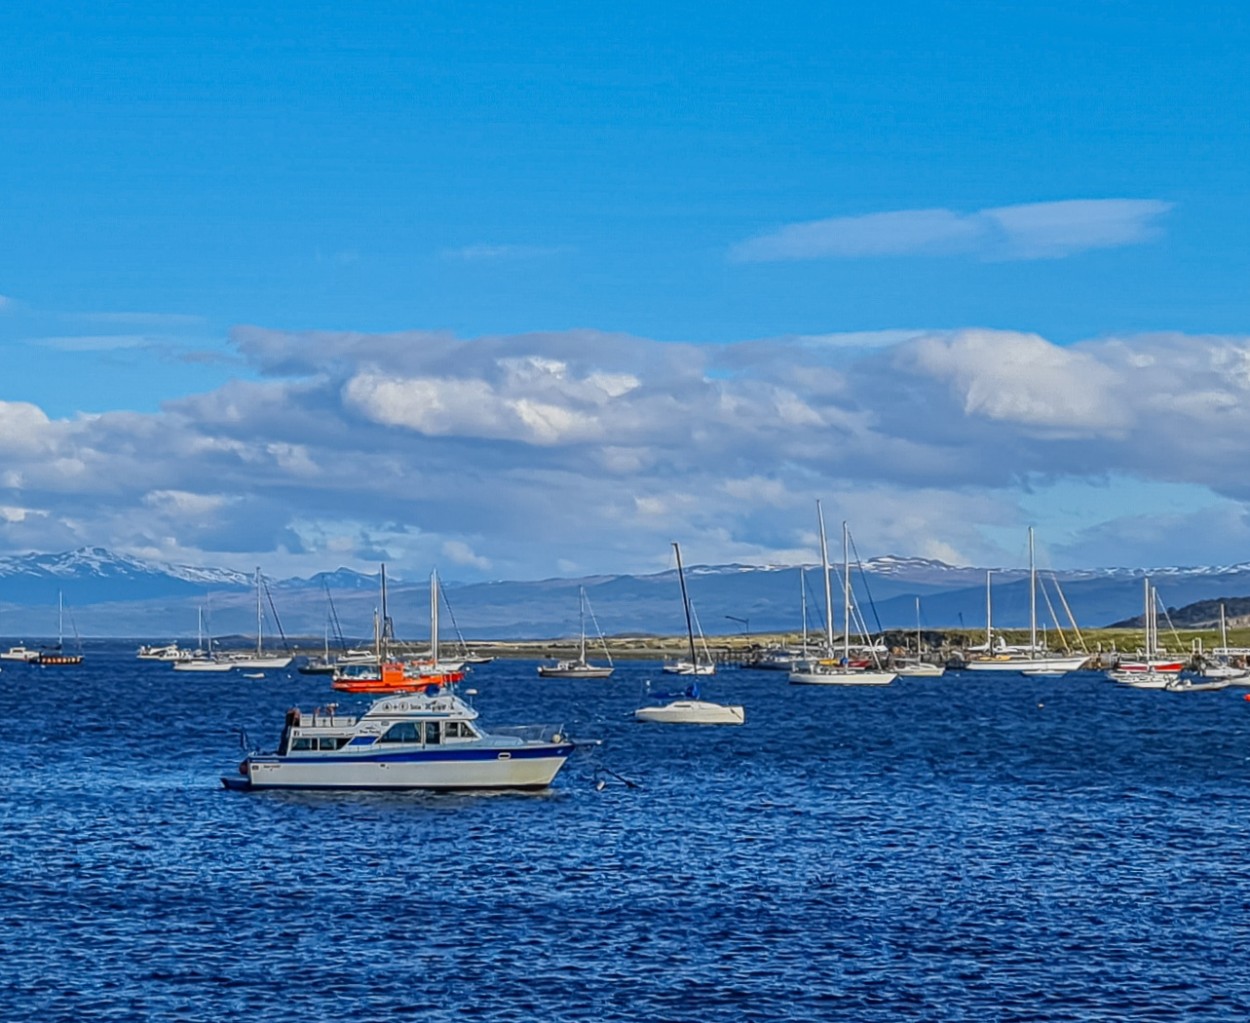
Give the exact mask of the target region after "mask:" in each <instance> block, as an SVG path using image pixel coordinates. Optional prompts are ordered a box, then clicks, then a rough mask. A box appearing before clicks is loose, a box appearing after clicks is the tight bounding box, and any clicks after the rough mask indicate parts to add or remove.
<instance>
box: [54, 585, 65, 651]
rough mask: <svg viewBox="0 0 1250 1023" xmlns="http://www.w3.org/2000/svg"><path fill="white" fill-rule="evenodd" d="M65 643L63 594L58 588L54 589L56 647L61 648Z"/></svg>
mask: <svg viewBox="0 0 1250 1023" xmlns="http://www.w3.org/2000/svg"><path fill="white" fill-rule="evenodd" d="M64 645H65V595H64V593H62V592H61V591H60V590H57V591H56V648H57V649H58V650H60V649H61V647H63V646H64Z"/></svg>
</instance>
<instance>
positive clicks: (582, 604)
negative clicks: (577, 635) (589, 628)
mask: <svg viewBox="0 0 1250 1023" xmlns="http://www.w3.org/2000/svg"><path fill="white" fill-rule="evenodd" d="M577 625H578V628H579V629H581V631H582V656H581V663H582V664H585V663H586V587H585V586H579V587H578V588H577Z"/></svg>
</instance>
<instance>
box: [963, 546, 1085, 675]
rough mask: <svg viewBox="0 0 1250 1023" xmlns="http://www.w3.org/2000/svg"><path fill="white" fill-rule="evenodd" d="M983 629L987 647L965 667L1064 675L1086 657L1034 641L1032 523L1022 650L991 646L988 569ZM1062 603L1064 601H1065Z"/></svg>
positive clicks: (991, 628)
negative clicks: (1025, 634) (1026, 626)
mask: <svg viewBox="0 0 1250 1023" xmlns="http://www.w3.org/2000/svg"><path fill="white" fill-rule="evenodd" d="M985 601H986V606H985V632H986V646H987V647H990V649H989V650H988V651H987V652H986V654H985V656H983V657H975V658H973V659H972V660H970V661H968V662H967V663H966V664H965V667H966V668H967V669H968V670H969V671H1015V672H1022V673H1025V674H1029V675H1066V674H1067V673H1068V672H1070V671H1078V670H1079V669H1080V668H1081V667H1082V666H1084V664H1085V662H1086V661H1088V660H1089V654H1086V653H1080V654H1056V653H1053V652H1051V651H1049V650H1046V649H1044V648H1043V647H1042V646H1040V645H1039V644H1038V641H1037V559H1036V557H1035V556H1034V548H1033V527H1032V526H1030V527H1029V645H1028V648H1027V649H1025V650H1019V649H1011V648H1008V647H1006V646H999V647H997V648H994V647H992V646H991V644H992V637H993V626H992V624H991V619H990V615H991V607H990V588H989V573H986V577H985ZM1065 606H1066V605H1065Z"/></svg>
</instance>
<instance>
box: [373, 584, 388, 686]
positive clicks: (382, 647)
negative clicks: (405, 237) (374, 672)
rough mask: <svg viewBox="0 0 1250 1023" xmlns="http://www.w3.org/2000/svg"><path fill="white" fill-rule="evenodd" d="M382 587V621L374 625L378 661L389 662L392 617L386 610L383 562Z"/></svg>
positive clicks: (375, 621) (376, 621) (375, 622)
mask: <svg viewBox="0 0 1250 1023" xmlns="http://www.w3.org/2000/svg"><path fill="white" fill-rule="evenodd" d="M380 576H381V585H382V619H381V621H378V620H376V615H375V620H374V623H373V633H374V636H375V637H376V644H377V648H378V649H377V654H378V661H379V662H381V661H385V660H389V659H390V656H391V652H390V642H389V637H388V636H387V632H388V631H389V630H390V621H391V619H390V617H389V614H388V612H387V610H386V562H385V561H384V562H382V570H381V573H380Z"/></svg>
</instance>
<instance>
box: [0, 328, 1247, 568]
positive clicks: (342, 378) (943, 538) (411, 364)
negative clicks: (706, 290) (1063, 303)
mask: <svg viewBox="0 0 1250 1023" xmlns="http://www.w3.org/2000/svg"><path fill="white" fill-rule="evenodd" d="M823 338H824V336H823V335H812V336H804V337H801V338H794V337H790V338H777V339H770V340H768V341H759V342H750V343H734V344H725V345H716V344H709V345H703V346H697V347H696V346H690V345H678V344H664V343H660V342H655V341H651V340H647V339H644V338H633V337H625V336H621V335H612V334H597V333H594V332H588V331H576V332H568V333H549V334H527V335H518V336H511V337H491V338H482V339H479V340H475V341H462V340H458V339H455V338H451V337H448V336H445V335H440V334H428V333H418V332H414V333H412V334H405V335H365V334H342V335H332V334H324V333H322V334H313V335H307V334H294V333H293V334H283V333H281V332H273V331H270V332H261V331H256V332H252V333H248V334H247V335H246V340H245V341H244V342H243V343H241V344H240V351H241V352H242V353H243V354H244V355H245V356H246V358H248V359H249V360H250V361H251V363H252V365H253V366H254V367H260V366H263V367H265V369H264V372H266V373H267V374H269V375H270V376H271V377H272V378H271V379H267V380H266V381H264V382H261V383H255V382H253V383H244V382H237V381H236V382H234V383H232V384H230V385H228V386H226V387H222V388H219V389H217V390H214V391H211V392H208V393H206V394H202V395H197V396H195V397H192V398H187V399H182V400H179V401H176V402H170V403H168V404H167V405H166V406H165V409H164V411H162V412H160V413H158V414H154V415H141V414H136V413H125V414H121V413H110V414H106V415H100V416H95V417H90V418H87V417H80V418H73V419H65V420H51V419H49V418H48V417H47V416H46V415H45V414H44V413H43V412H42V410H40V409H38V408H37V407H36V406H33V405H30V404H26V403H20V402H8V403H5V402H0V451H2V452H3V454H4V463H5V464H4V466H3V474H2V475H0V506H2V507H5V508H9V509H25V510H27V513H26V514H23V515H22V516H15V515H9V514H5V515H0V545H2V546H3V547H6V548H8V549H14V548H16V549H62V547H61V546H60V545H62V544H65V543H77V542H93V543H100V544H102V545H105V546H112V547H117V548H119V549H122V550H127V549H130V550H136V551H138V550H163V551H171V552H172V551H176V552H178V557H179V559H180V560H190V561H197V560H198V561H204V562H208V563H222V561H223V558H229V557H231V556H235V555H237V556H238V557H239V558H240V559H242V558H246V561H245V562H244V563H245V564H246V563H247V562H251V561H254V560H255V558H256V556H257V554H256V552H263V551H272V552H278V551H282V552H285V553H283V554H282V557H283V558H284V559H286V563H287V564H288V565H290V566H291V568H292V570H295V569H296V568H297V566H299V565H301V564H302V565H303V566H304V567H305V568H306V569H307V571H310V572H311V571H316V570H319V569H322V568H325V567H326V562H330V561H332V562H333V564H334V565H337V564H340V563H347V564H350V565H352V567H357V568H362V569H367V570H373V569H372V567H371V566H373V565H375V564H376V561H377V560H387V561H388V562H391V563H392V564H395V565H396V567H397V568H398V567H399V566H407V567H408V569H409V571H412V570H416V569H422V570H424V571H428V569H429V568H431V567H433V566H434V565H435V564H437V563H438V561H440V560H444V561H446V560H451V561H452V562H453V563H455V564H457V565H460V566H462V567H463V568H464V569H465V570H466V572H468V573H470V574H471V573H474V572H477V573H485V572H486V571H487V570H489V571H490V573H491V574H492V575H494V576H502V577H516V576H528V577H542V576H546V575H550V574H552V573H553V572H556V571H559V569H558V565H559V564H561V563H566V564H575V565H578V566H582V568H583V569H584V570H586V571H629V570H638V569H643V568H651V567H655V566H656V564H657V562H662V561H663V560H664V559H665V558H666V557H667V556H668V551H669V547H668V544H669V541H670V540H673V539H677V540H680V541H681V542H682V545H683V551H687V550H688V551H689V555H690V558H691V559H692V563H693V562H695V561H704V562H716V561H732V560H738V561H764V562H772V561H780V560H786V559H787V558H790V557H791V556H792V555H793V553H794V552H795V551H811V550H814V545H813V543H812V541H811V536H810V533H811V525H812V524H811V521H810V519H811V512H810V509H811V506H812V504H813V502H814V501H815V499H816V498H818V497H819V498H823V499H824V501H825V507H826V509H827V511H828V512H829V513H830V514H831V516H834V517H837V518H843V517H844V518H847V519H848V520H849V521H850V522H851V524H852V528H853V530H854V533H855V536H856V538H857V540H858V541H859V543H860V546H861V549H862V550H864V551H865V553H868V554H873V553H899V554H919V555H923V556H938V557H943V558H945V559H947V560H956V561H958V560H965V561H980V562H981V563H990V562H995V561H998V562H1001V561H1002V560H1004V559H1003V558H1002V557H1001V556H1000V555H999V554H997V553H996V552H997V551H998V544H999V543H1000V539H999V538H1000V537H1001V536H1002V535H1003V534H1004V533H1005V532H1012V531H1015V530H1016V529H1017V527H1020V528H1021V529H1022V526H1023V524H1024V523H1025V522H1028V521H1033V522H1036V523H1037V524H1038V525H1039V526H1040V527H1043V528H1044V525H1045V519H1046V507H1047V501H1049V502H1051V503H1052V504H1053V505H1054V506H1055V509H1056V510H1055V511H1052V512H1051V517H1052V518H1053V519H1055V521H1056V522H1059V521H1060V520H1061V521H1062V524H1063V526H1064V528H1065V530H1066V531H1067V533H1068V534H1074V533H1076V532H1079V530H1080V529H1088V530H1096V527H1097V526H1098V524H1099V523H1105V522H1110V521H1113V520H1114V519H1115V517H1116V516H1118V515H1119V514H1120V512H1121V509H1118V508H1117V507H1116V502H1115V495H1116V494H1119V493H1123V494H1124V495H1125V497H1124V501H1125V503H1126V504H1131V505H1132V506H1133V508H1134V510H1135V511H1137V510H1140V511H1141V513H1142V514H1143V515H1145V516H1147V517H1148V518H1152V519H1153V518H1155V517H1153V516H1152V513H1151V512H1150V509H1149V508H1138V506H1139V505H1141V504H1142V503H1143V502H1141V501H1140V500H1137V499H1136V498H1135V497H1134V496H1133V494H1135V493H1138V492H1139V491H1134V492H1132V493H1130V492H1129V491H1127V490H1126V489H1125V488H1126V487H1127V484H1126V483H1125V482H1124V481H1148V482H1151V483H1152V484H1154V485H1156V486H1159V487H1180V488H1185V489H1186V493H1189V494H1191V495H1197V497H1196V498H1194V500H1193V501H1191V504H1190V505H1189V506H1188V509H1187V511H1186V515H1189V516H1190V518H1189V519H1187V520H1186V521H1193V520H1194V519H1193V516H1195V515H1200V513H1203V509H1204V508H1205V507H1206V505H1205V504H1204V503H1203V501H1205V500H1208V499H1209V500H1210V501H1211V502H1217V503H1218V502H1220V501H1225V502H1230V503H1231V504H1232V505H1240V503H1241V502H1247V501H1250V480H1243V479H1241V474H1240V473H1239V467H1240V465H1241V461H1242V451H1243V450H1244V438H1245V436H1247V434H1248V433H1250V339H1247V338H1240V337H1193V336H1186V335H1176V334H1159V335H1149V336H1139V337H1129V338H1114V337H1113V338H1100V339H1095V340H1089V341H1084V342H1081V343H1079V344H1076V345H1071V346H1066V347H1065V346H1060V345H1056V344H1053V343H1052V342H1050V341H1048V340H1046V339H1045V338H1043V337H1040V336H1038V335H1035V334H1028V333H1022V332H1012V331H989V330H955V331H939V332H928V333H924V332H917V331H902V332H900V333H899V335H898V337H897V338H892V339H889V340H886V339H881V340H880V342H879V343H875V344H856V345H845V344H842V343H840V342H839V341H838V340H837V339H836V335H835V336H834V340H831V341H826V340H823ZM282 367H286V368H287V371H288V373H287V375H285V376H283V375H281V374H280V369H281V368H282ZM1060 484H1062V485H1060ZM1098 488H1101V490H1098ZM1038 495H1040V496H1038ZM1090 495H1096V496H1097V500H1094V499H1093V498H1092V497H1091V496H1090ZM1026 497H1027V502H1026ZM1026 503H1027V513H1028V514H1027V518H1026V515H1025V511H1024V510H1022V506H1024V505H1025V504H1026ZM1060 503H1062V506H1063V507H1064V508H1069V509H1071V508H1073V507H1074V506H1075V511H1072V510H1069V511H1067V512H1065V513H1064V514H1063V515H1060V514H1059V510H1060ZM1173 519H1174V520H1175V521H1176V522H1179V521H1181V520H1180V519H1179V518H1176V516H1173ZM1158 521H1162V520H1158ZM1074 523H1075V524H1074ZM1160 528H1161V530H1162V532H1161V534H1160V535H1161V536H1162V537H1163V540H1162V541H1161V543H1165V542H1166V536H1167V535H1168V531H1169V530H1171V529H1179V528H1180V527H1179V526H1177V525H1172V526H1168V525H1166V523H1165V524H1164V525H1163V526H1161V527H1160ZM1128 535H1129V534H1128V533H1126V541H1125V546H1124V549H1125V550H1129V549H1130V546H1129V544H1128V539H1127V537H1128ZM1135 535H1141V536H1145V535H1147V533H1146V531H1142V530H1139V531H1138V534H1135ZM1090 536H1091V537H1092V536H1096V537H1097V540H1098V542H1099V544H1101V545H1102V546H1101V547H1098V548H1097V549H1099V550H1102V551H1104V552H1105V554H1104V560H1106V561H1116V560H1119V559H1118V557H1117V554H1116V551H1117V549H1118V548H1117V547H1116V541H1115V537H1114V531H1113V530H1111V529H1107V530H1105V531H1103V532H1091V533H1090ZM1187 542H1191V543H1193V542H1198V541H1187ZM1201 542H1202V543H1204V544H1207V545H1209V546H1211V547H1212V548H1215V547H1217V546H1218V545H1219V544H1220V543H1221V542H1222V541H1221V539H1220V537H1219V536H1218V535H1216V534H1215V533H1213V532H1212V533H1209V534H1208V535H1206V536H1204V537H1203V538H1201ZM1178 543H1179V541H1178ZM1143 546H1144V541H1141V542H1139V543H1136V546H1132V547H1131V550H1132V551H1133V552H1134V553H1136V552H1139V551H1140V550H1141V549H1143ZM1071 549H1072V550H1077V549H1080V550H1082V551H1088V550H1091V549H1095V547H1094V545H1093V541H1092V540H1091V541H1090V543H1089V544H1088V545H1086V546H1085V547H1078V545H1077V541H1075V540H1074V541H1072V544H1071ZM197 552H198V553H197ZM276 556H277V555H276V554H275V557H276ZM1239 556H1240V555H1239V554H1234V555H1233V556H1226V557H1222V558H1214V559H1213V560H1236V559H1237V557H1239ZM1160 559H1161V560H1168V559H1167V558H1166V556H1165V555H1164V554H1162V553H1161V554H1160ZM1008 560H1009V563H1014V561H1012V560H1010V559H1008Z"/></svg>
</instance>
